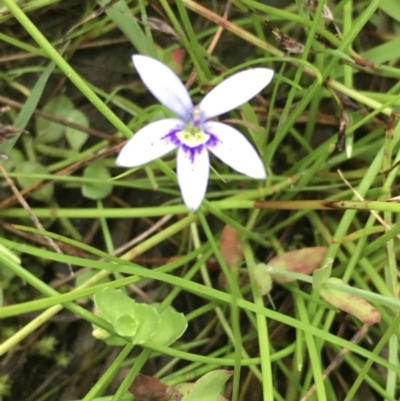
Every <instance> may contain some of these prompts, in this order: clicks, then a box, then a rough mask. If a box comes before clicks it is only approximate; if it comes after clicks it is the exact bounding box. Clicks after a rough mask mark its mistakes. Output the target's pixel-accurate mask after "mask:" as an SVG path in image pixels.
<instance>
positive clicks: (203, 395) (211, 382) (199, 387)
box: [176, 370, 232, 401]
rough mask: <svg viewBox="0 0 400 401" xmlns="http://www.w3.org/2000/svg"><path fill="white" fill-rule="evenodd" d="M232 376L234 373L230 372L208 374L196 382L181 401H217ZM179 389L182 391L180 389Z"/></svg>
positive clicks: (220, 371) (216, 371) (222, 371)
mask: <svg viewBox="0 0 400 401" xmlns="http://www.w3.org/2000/svg"><path fill="white" fill-rule="evenodd" d="M231 376H232V372H231V371H228V370H214V371H212V372H209V373H206V374H205V375H204V376H203V377H201V378H200V379H199V380H197V381H196V383H195V384H194V386H193V388H192V389H190V391H189V393H188V394H184V395H183V398H182V400H181V401H217V400H218V398H219V396H220V394H221V392H222V390H223V389H224V385H225V383H226V382H227V380H228V379H229V378H230V377H231ZM177 387H178V386H176V388H177ZM177 389H178V391H180V390H179V388H177ZM182 390H183V388H182Z"/></svg>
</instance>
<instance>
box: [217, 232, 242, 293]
mask: <svg viewBox="0 0 400 401" xmlns="http://www.w3.org/2000/svg"><path fill="white" fill-rule="evenodd" d="M219 251H220V252H221V255H222V257H223V259H224V261H225V263H226V266H227V267H228V269H229V270H232V269H237V268H238V267H239V265H240V264H241V263H242V261H243V249H242V245H241V243H240V236H239V232H238V231H237V230H236V228H233V227H232V226H229V225H226V226H225V227H224V229H223V230H222V234H221V238H220V240H219ZM219 282H220V285H221V287H222V288H227V286H228V280H227V278H226V277H225V275H224V274H222V273H221V275H220V277H219Z"/></svg>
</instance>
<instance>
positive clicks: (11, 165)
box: [0, 148, 25, 171]
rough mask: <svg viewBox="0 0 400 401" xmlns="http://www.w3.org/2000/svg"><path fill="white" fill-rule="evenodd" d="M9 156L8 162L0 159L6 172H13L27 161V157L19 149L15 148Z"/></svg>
mask: <svg viewBox="0 0 400 401" xmlns="http://www.w3.org/2000/svg"><path fill="white" fill-rule="evenodd" d="M7 155H8V159H7V160H3V159H2V158H1V157H0V159H1V160H2V163H3V166H4V168H5V169H6V171H13V170H14V169H15V168H16V167H17V166H18V164H20V163H22V162H24V161H25V157H24V155H23V153H22V152H21V151H20V150H19V149H16V148H13V149H11V150H10V151H9V152H7ZM0 163H1V162H0Z"/></svg>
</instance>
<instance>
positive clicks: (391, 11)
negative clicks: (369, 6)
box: [379, 0, 400, 22]
mask: <svg viewBox="0 0 400 401" xmlns="http://www.w3.org/2000/svg"><path fill="white" fill-rule="evenodd" d="M379 7H380V9H381V10H383V11H384V12H385V13H386V14H388V15H390V16H391V17H392V18H394V19H395V20H397V21H399V22H400V2H399V0H381V2H380V4H379Z"/></svg>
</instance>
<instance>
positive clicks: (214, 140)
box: [204, 131, 221, 148]
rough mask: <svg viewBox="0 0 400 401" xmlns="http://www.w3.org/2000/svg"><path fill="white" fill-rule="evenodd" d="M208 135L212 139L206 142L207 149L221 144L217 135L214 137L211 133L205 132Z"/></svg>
mask: <svg viewBox="0 0 400 401" xmlns="http://www.w3.org/2000/svg"><path fill="white" fill-rule="evenodd" d="M204 132H205V133H206V134H207V135H209V136H210V137H209V138H208V141H207V142H206V146H207V148H215V147H216V146H217V145H218V143H219V142H221V141H220V140H219V139H218V138H217V137H216V136H215V135H213V134H212V133H211V132H209V131H204Z"/></svg>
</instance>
